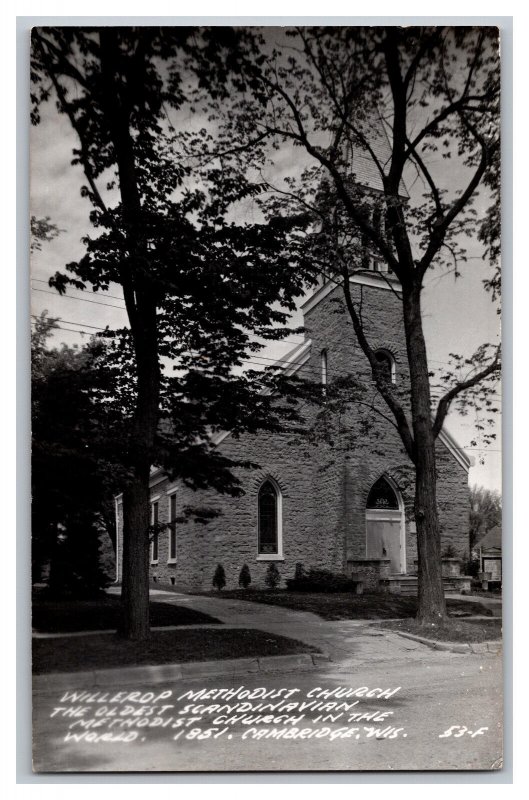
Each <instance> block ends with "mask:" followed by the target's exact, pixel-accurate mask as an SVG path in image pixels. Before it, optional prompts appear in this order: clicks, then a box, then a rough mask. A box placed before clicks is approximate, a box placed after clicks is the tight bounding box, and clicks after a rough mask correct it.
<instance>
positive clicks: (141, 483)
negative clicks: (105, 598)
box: [119, 467, 150, 640]
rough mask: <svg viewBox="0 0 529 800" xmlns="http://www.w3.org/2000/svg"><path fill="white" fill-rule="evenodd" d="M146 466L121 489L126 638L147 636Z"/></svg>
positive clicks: (122, 624) (123, 624)
mask: <svg viewBox="0 0 529 800" xmlns="http://www.w3.org/2000/svg"><path fill="white" fill-rule="evenodd" d="M149 511H150V507H149V468H148V467H147V471H146V474H145V475H135V476H134V478H133V479H132V480H131V481H130V483H129V485H128V486H127V488H126V490H125V492H124V493H123V564H122V570H123V584H122V589H121V599H122V619H121V625H120V629H119V632H120V634H121V635H122V636H125V637H126V638H127V639H134V640H141V639H146V638H147V637H148V636H149V632H150V628H149V524H150V520H149Z"/></svg>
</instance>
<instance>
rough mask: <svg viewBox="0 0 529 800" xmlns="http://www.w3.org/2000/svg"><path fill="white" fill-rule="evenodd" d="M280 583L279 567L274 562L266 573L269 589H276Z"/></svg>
mask: <svg viewBox="0 0 529 800" xmlns="http://www.w3.org/2000/svg"><path fill="white" fill-rule="evenodd" d="M280 581H281V575H280V574H279V570H278V568H277V565H276V564H275V562H274V561H272V562H271V563H270V564H269V565H268V569H267V571H266V576H265V583H266V585H267V586H268V588H269V589H276V588H277V586H278V585H279V582H280Z"/></svg>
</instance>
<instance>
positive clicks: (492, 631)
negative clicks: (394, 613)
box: [379, 618, 501, 642]
mask: <svg viewBox="0 0 529 800" xmlns="http://www.w3.org/2000/svg"><path fill="white" fill-rule="evenodd" d="M379 627H381V628H387V629H389V630H393V631H405V632H406V633H412V634H414V635H415V636H424V637H426V638H427V639H431V640H432V641H436V642H437V641H441V642H486V641H493V640H497V639H501V619H498V618H494V619H474V620H470V619H468V620H461V619H449V620H447V621H446V622H445V623H443V624H441V625H438V624H435V623H430V624H429V625H421V624H420V623H419V622H417V620H414V619H403V620H397V621H396V622H381V623H380V626H379Z"/></svg>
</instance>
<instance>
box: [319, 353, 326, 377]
mask: <svg viewBox="0 0 529 800" xmlns="http://www.w3.org/2000/svg"><path fill="white" fill-rule="evenodd" d="M320 359H321V382H322V384H323V386H325V384H326V383H327V350H322V351H321V353H320Z"/></svg>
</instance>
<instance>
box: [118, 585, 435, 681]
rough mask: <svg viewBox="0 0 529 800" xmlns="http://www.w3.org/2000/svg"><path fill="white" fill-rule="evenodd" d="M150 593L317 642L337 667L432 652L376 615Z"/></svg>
mask: <svg viewBox="0 0 529 800" xmlns="http://www.w3.org/2000/svg"><path fill="white" fill-rule="evenodd" d="M112 591H113V592H116V593H118V592H119V589H115V590H112ZM151 596H153V597H156V598H159V599H160V600H163V602H164V603H175V604H177V605H179V606H188V607H189V608H192V609H194V610H195V611H201V612H203V613H205V614H211V615H212V616H214V617H216V618H217V619H220V620H221V622H223V623H224V625H225V626H226V627H231V628H237V627H244V628H257V629H259V630H262V631H267V632H269V633H274V634H277V635H280V636H287V637H288V638H291V639H298V640H299V641H302V642H304V643H305V644H310V645H313V646H314V647H317V648H318V649H319V650H320V651H321V653H322V654H323V655H324V656H327V657H328V658H329V659H330V660H331V661H332V662H334V666H335V670H341V669H344V670H349V669H351V667H354V666H357V665H360V664H366V663H373V662H376V661H386V660H388V659H394V660H410V659H411V660H417V659H419V660H420V659H422V658H424V657H425V655H426V653H427V652H428V648H427V647H426V645H424V644H423V643H421V642H416V641H412V640H410V639H405V638H403V637H401V636H400V635H399V634H397V633H393V632H391V631H388V630H380V629H379V628H378V626H377V625H376V624H373V620H337V621H331V620H325V619H322V618H321V617H319V616H317V615H316V614H312V613H310V612H307V611H294V610H292V609H288V608H282V607H280V606H273V605H266V604H264V603H252V602H251V601H245V600H234V599H231V598H230V599H221V598H218V599H217V598H216V597H212V596H203V595H190V594H184V593H180V592H173V591H164V590H162V589H151Z"/></svg>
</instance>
